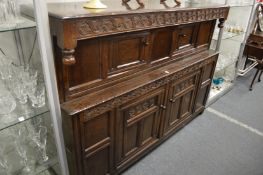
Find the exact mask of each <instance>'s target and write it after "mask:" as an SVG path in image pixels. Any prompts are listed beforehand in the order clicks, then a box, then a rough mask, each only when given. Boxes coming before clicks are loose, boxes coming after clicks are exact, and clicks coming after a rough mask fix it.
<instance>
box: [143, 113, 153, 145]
mask: <svg viewBox="0 0 263 175" xmlns="http://www.w3.org/2000/svg"><path fill="white" fill-rule="evenodd" d="M154 122H156V121H154V114H152V115H149V116H148V117H147V118H145V119H144V121H143V122H142V136H141V137H142V140H141V144H142V145H144V144H147V142H148V141H151V139H152V138H153V137H155V136H156V135H155V134H156V133H155V131H154V129H155V128H154V126H155V125H154Z"/></svg>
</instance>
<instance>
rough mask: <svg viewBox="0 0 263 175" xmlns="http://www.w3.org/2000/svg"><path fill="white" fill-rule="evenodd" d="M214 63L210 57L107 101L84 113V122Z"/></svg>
mask: <svg viewBox="0 0 263 175" xmlns="http://www.w3.org/2000/svg"><path fill="white" fill-rule="evenodd" d="M213 61H214V57H210V58H208V59H206V60H204V61H202V62H200V63H196V64H194V65H192V66H189V67H188V68H185V69H183V70H181V71H179V72H176V73H174V74H171V75H168V76H166V77H164V78H162V79H159V80H156V81H155V82H153V83H150V84H147V85H145V86H143V87H140V88H138V89H136V90H134V91H131V92H129V93H126V94H124V95H122V96H119V97H116V98H114V99H113V100H110V101H107V102H105V103H102V104H100V105H98V106H96V107H94V108H91V109H88V110H86V111H85V112H84V120H85V121H87V120H90V119H92V118H93V117H96V116H98V115H101V114H103V113H105V112H107V111H109V110H111V109H113V108H115V107H117V106H120V105H121V104H124V103H126V102H128V101H130V100H133V99H135V98H138V97H140V96H142V95H144V94H145V93H147V92H149V91H152V90H154V89H157V88H159V87H161V86H163V85H165V84H167V83H168V82H171V81H174V80H177V79H179V78H181V77H183V76H185V75H187V74H188V73H190V72H194V71H197V70H199V69H200V68H202V67H203V66H204V65H207V64H209V63H211V62H213Z"/></svg>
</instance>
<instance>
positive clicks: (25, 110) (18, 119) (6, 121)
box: [0, 104, 49, 132]
mask: <svg viewBox="0 0 263 175" xmlns="http://www.w3.org/2000/svg"><path fill="white" fill-rule="evenodd" d="M48 112H49V109H48V106H47V105H45V106H44V107H41V108H33V107H32V106H31V105H30V104H25V105H18V106H17V107H16V109H15V110H14V111H13V112H12V113H10V114H8V115H0V132H1V131H2V130H4V129H7V128H9V127H11V126H14V125H17V124H19V123H22V122H24V121H27V120H30V119H32V118H34V117H38V116H41V115H44V114H46V113H48Z"/></svg>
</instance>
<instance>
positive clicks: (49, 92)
mask: <svg viewBox="0 0 263 175" xmlns="http://www.w3.org/2000/svg"><path fill="white" fill-rule="evenodd" d="M21 3H25V1H21V2H20V1H18V0H0V41H1V42H0V174H1V175H18V174H26V175H30V174H34V175H38V174H42V175H44V174H45V175H49V174H67V165H66V161H65V159H64V157H63V156H64V150H63V149H64V146H63V137H62V134H61V128H60V125H61V124H60V108H59V102H58V97H57V92H56V82H55V81H56V79H55V77H53V76H51V75H52V72H54V65H53V60H52V59H53V58H52V49H51V46H50V37H49V36H50V35H49V27H48V25H46V24H48V16H47V10H46V2H37V3H34V2H33V1H32V2H28V1H27V2H26V3H31V4H34V7H35V10H34V11H35V12H37V13H35V15H36V16H35V18H34V19H33V18H32V17H28V16H26V15H24V14H23V13H22V11H21V6H22V4H21ZM53 75H54V74H53ZM61 167H62V168H61Z"/></svg>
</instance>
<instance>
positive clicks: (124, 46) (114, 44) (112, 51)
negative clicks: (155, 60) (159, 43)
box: [103, 32, 149, 75]
mask: <svg viewBox="0 0 263 175" xmlns="http://www.w3.org/2000/svg"><path fill="white" fill-rule="evenodd" d="M148 35H149V34H148V33H147V32H142V33H135V34H129V35H120V36H116V37H112V38H108V39H106V40H105V41H106V42H107V43H108V47H109V49H108V53H103V54H104V55H107V57H108V60H106V61H108V74H110V75H111V74H114V73H120V72H121V71H125V70H128V69H131V68H134V66H139V65H140V64H142V63H144V62H145V59H146V56H145V52H146V49H147V47H148V38H147V36H148Z"/></svg>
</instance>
